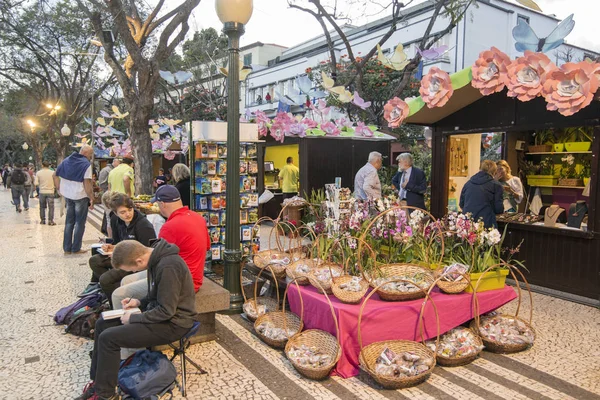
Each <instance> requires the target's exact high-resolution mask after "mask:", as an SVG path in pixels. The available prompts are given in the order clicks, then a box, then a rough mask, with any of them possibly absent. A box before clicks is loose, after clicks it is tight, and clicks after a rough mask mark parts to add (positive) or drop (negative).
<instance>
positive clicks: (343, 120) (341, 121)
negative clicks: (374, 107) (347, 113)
mask: <svg viewBox="0 0 600 400" xmlns="http://www.w3.org/2000/svg"><path fill="white" fill-rule="evenodd" d="M335 123H336V124H337V125H338V126H340V127H343V128H350V127H352V122H351V121H350V120H349V119H348V118H344V117H342V118H340V119H338V120H336V121H335Z"/></svg>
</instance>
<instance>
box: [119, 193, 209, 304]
mask: <svg viewBox="0 0 600 400" xmlns="http://www.w3.org/2000/svg"><path fill="white" fill-rule="evenodd" d="M151 202H152V203H157V204H158V208H159V209H160V213H161V215H162V216H163V217H165V218H166V219H167V222H165V224H164V225H163V226H162V228H161V229H160V232H159V234H158V238H159V239H164V240H166V241H167V242H169V243H171V244H174V245H176V246H177V247H178V248H179V255H180V256H181V258H183V261H185V263H186V264H187V266H188V268H189V269H190V273H191V274H192V280H193V281H194V290H195V291H196V292H197V291H198V290H199V289H200V286H202V280H203V278H204V262H205V260H206V252H207V251H208V250H209V249H210V238H209V235H208V229H207V228H206V221H204V218H202V217H201V216H200V214H198V213H195V212H193V211H190V209H189V208H188V207H186V206H184V205H183V204H182V202H181V195H180V194H179V191H178V190H177V188H175V186H171V185H163V186H161V187H159V188H158V189H157V190H156V193H155V194H154V197H153V198H152V200H151ZM147 291H148V285H147V284H146V272H145V271H142V272H139V273H136V274H133V275H129V276H126V277H125V278H123V280H122V281H121V287H119V288H118V289H116V290H115V291H114V292H113V294H112V300H113V304H114V307H115V308H117V307H119V305H120V304H121V302H122V300H124V299H127V298H129V297H133V298H140V297H143V296H144V295H145V294H146V293H147Z"/></svg>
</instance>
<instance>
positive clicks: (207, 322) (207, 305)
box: [152, 278, 229, 351]
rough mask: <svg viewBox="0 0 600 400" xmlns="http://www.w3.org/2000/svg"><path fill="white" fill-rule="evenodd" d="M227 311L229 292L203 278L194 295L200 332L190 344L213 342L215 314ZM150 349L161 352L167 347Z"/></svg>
mask: <svg viewBox="0 0 600 400" xmlns="http://www.w3.org/2000/svg"><path fill="white" fill-rule="evenodd" d="M228 309H229V290H227V289H224V288H223V287H222V286H220V285H218V284H216V283H214V282H213V281H211V280H210V279H208V278H204V281H203V282H202V286H201V287H200V290H198V293H196V312H197V313H198V318H197V321H199V322H200V330H199V331H198V333H197V334H196V335H194V336H192V338H191V340H190V343H191V344H194V343H202V342H209V341H211V340H215V339H216V338H217V334H216V331H215V329H216V319H215V314H216V313H217V312H219V311H225V310H228ZM152 349H153V350H158V351H163V350H168V349H169V346H168V345H164V346H155V347H153V348H152Z"/></svg>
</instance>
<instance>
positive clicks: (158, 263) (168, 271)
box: [129, 239, 197, 328]
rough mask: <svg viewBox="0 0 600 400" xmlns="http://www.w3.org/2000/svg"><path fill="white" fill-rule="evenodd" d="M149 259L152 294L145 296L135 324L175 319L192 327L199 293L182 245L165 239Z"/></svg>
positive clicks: (149, 286)
mask: <svg viewBox="0 0 600 400" xmlns="http://www.w3.org/2000/svg"><path fill="white" fill-rule="evenodd" d="M153 247H154V251H153V252H152V255H151V256H150V259H149V260H148V294H147V295H146V297H145V298H143V299H141V302H142V304H141V306H140V308H141V309H142V311H144V312H143V313H142V314H134V315H132V316H131V318H130V320H129V321H130V322H131V323H146V324H156V323H161V322H171V323H173V324H175V325H177V326H180V327H182V328H191V327H192V325H193V324H194V320H195V319H196V316H197V314H196V293H195V292H194V282H193V281H192V276H191V275H190V270H189V268H188V267H187V265H186V263H185V261H183V259H182V258H181V257H180V256H179V247H177V246H175V245H174V244H170V243H168V242H166V241H165V240H163V239H161V240H159V241H157V242H156V243H155V244H154V246H153Z"/></svg>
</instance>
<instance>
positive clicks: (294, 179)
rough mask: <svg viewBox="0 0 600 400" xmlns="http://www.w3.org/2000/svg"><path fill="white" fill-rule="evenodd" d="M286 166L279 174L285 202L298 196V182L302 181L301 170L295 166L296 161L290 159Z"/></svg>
mask: <svg viewBox="0 0 600 400" xmlns="http://www.w3.org/2000/svg"><path fill="white" fill-rule="evenodd" d="M285 162H286V165H285V166H284V167H283V168H281V171H280V172H279V179H280V180H281V182H282V185H281V189H282V190H281V191H282V192H283V200H285V199H289V198H291V197H294V196H297V195H298V180H299V179H300V170H299V169H298V167H296V166H295V165H294V159H293V158H292V157H288V158H287V160H285Z"/></svg>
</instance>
